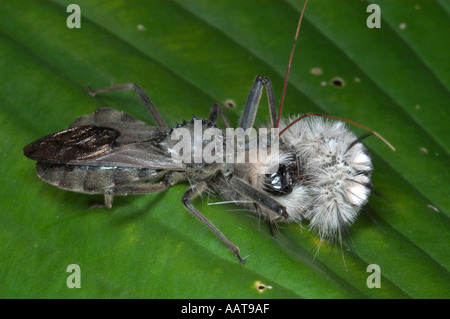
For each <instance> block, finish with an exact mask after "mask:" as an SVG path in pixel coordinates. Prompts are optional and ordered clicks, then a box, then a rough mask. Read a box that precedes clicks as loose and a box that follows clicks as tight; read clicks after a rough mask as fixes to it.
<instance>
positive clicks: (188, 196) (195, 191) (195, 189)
mask: <svg viewBox="0 0 450 319" xmlns="http://www.w3.org/2000/svg"><path fill="white" fill-rule="evenodd" d="M207 189H208V185H207V184H206V182H200V183H198V184H196V185H194V186H191V187H189V188H188V190H187V191H186V193H184V196H183V199H182V200H181V202H182V203H183V205H184V206H185V207H186V208H187V209H188V210H189V211H190V212H191V213H192V214H194V216H195V217H197V218H198V219H200V220H201V221H202V222H203V223H205V224H206V226H208V227H209V229H211V230H212V231H213V232H214V233H215V234H216V235H217V236H218V237H219V238H220V239H221V240H222V241H223V242H224V243H225V245H227V246H228V248H229V249H230V250H231V251H232V253H233V254H235V255H236V257H237V258H238V259H239V261H240V262H241V263H242V264H244V263H245V259H243V258H242V257H241V255H240V254H239V248H238V247H237V246H236V245H235V244H233V243H232V242H231V241H229V240H228V238H226V237H225V235H224V234H222V232H221V231H220V230H218V229H217V228H216V226H214V225H213V224H212V223H211V222H210V221H209V220H207V219H206V218H205V217H204V216H203V215H202V214H201V213H200V212H199V211H197V210H196V209H195V208H194V207H193V206H192V205H191V201H192V200H193V199H194V198H195V197H197V196H198V195H200V194H201V193H203V192H204V191H206V190H207Z"/></svg>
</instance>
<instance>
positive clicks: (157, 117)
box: [87, 83, 168, 128]
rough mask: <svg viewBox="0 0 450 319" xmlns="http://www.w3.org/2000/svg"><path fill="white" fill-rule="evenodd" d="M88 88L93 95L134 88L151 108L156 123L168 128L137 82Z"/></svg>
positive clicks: (149, 108) (143, 101)
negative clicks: (94, 88)
mask: <svg viewBox="0 0 450 319" xmlns="http://www.w3.org/2000/svg"><path fill="white" fill-rule="evenodd" d="M87 89H88V92H89V94H90V95H91V96H95V95H97V94H98V93H103V92H111V91H120V90H129V89H133V90H134V92H136V94H137V95H138V96H139V98H140V99H141V101H142V103H144V105H145V106H146V107H147V109H148V110H149V112H150V114H151V115H152V116H153V118H154V119H155V121H156V123H157V124H158V125H159V126H160V127H163V128H168V126H167V124H166V123H164V121H163V119H162V118H161V115H159V113H158V111H157V110H156V108H155V106H154V105H153V103H152V101H150V98H149V97H148V95H147V94H146V93H145V92H144V90H142V88H141V87H140V86H139V85H137V84H136V83H127V84H123V85H119V86H113V87H108V88H101V89H96V90H92V89H91V88H90V87H88V88H87Z"/></svg>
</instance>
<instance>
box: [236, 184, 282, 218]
mask: <svg viewBox="0 0 450 319" xmlns="http://www.w3.org/2000/svg"><path fill="white" fill-rule="evenodd" d="M228 184H229V185H230V186H231V188H233V189H234V190H235V191H236V192H238V193H239V194H241V195H242V196H245V197H247V198H250V199H251V200H253V201H254V202H255V203H256V204H258V205H261V206H264V207H266V208H267V209H269V210H271V211H273V212H275V213H276V214H277V215H278V216H282V217H284V218H286V219H287V218H289V215H288V213H287V211H286V208H285V207H284V206H282V205H280V204H279V203H278V202H277V201H276V200H274V199H273V198H272V197H269V196H267V194H266V193H264V192H261V191H260V190H259V189H256V188H255V187H253V186H252V185H250V184H248V183H246V182H244V181H243V180H242V179H240V178H238V177H236V176H231V177H230V178H229V180H228Z"/></svg>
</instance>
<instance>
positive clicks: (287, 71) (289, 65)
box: [275, 0, 308, 128]
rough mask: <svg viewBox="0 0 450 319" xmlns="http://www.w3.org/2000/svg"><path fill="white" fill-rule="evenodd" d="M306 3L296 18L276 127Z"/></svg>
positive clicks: (278, 122)
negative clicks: (296, 22)
mask: <svg viewBox="0 0 450 319" xmlns="http://www.w3.org/2000/svg"><path fill="white" fill-rule="evenodd" d="M307 3H308V0H306V1H305V4H304V5H303V9H302V13H300V19H299V20H298V25H297V31H295V37H294V45H293V46H292V51H291V57H290V58H289V64H288V67H287V70H286V77H285V78H284V86H283V94H281V100H280V109H279V110H278V118H277V123H276V125H275V127H276V128H277V127H278V125H279V124H280V118H281V112H282V110H283V103H284V96H285V95H286V87H287V83H288V78H289V71H290V70H291V64H292V59H293V58H294V51H295V44H296V43H297V39H298V34H299V32H300V25H301V24H302V19H303V13H304V12H305V9H306V4H307Z"/></svg>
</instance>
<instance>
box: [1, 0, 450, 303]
mask: <svg viewBox="0 0 450 319" xmlns="http://www.w3.org/2000/svg"><path fill="white" fill-rule="evenodd" d="M374 2H375V3H377V4H379V6H380V9H381V28H380V29H369V28H368V27H367V26H366V19H367V17H368V16H369V15H370V13H368V12H366V9H367V6H368V3H367V2H363V1H345V2H344V1H332V0H328V1H310V2H309V4H308V7H307V9H306V15H305V18H304V21H303V24H302V27H301V31H300V37H299V40H298V43H297V51H296V53H295V56H294V60H293V65H292V69H291V74H290V78H289V85H288V87H287V95H286V101H285V102H286V103H285V108H284V110H283V113H284V114H285V115H289V114H292V115H294V114H299V113H305V112H321V113H326V114H331V115H334V116H338V117H343V118H346V119H349V120H352V121H356V122H358V123H361V124H363V125H365V126H367V127H370V128H372V129H375V130H377V131H378V132H379V133H381V134H382V135H383V136H384V137H385V138H387V139H388V140H389V141H390V142H391V143H392V144H393V145H394V146H395V147H396V149H397V150H396V151H395V152H393V151H391V150H390V149H389V148H388V147H387V146H386V145H385V144H384V143H383V142H382V141H381V140H379V139H377V138H375V137H372V138H370V139H367V140H366V141H365V144H366V145H367V147H368V148H369V150H370V152H371V153H372V157H373V163H374V167H375V171H374V173H373V185H374V187H375V189H376V190H377V192H379V193H381V194H383V195H384V196H385V197H387V198H388V200H386V199H384V198H382V197H377V196H372V197H371V200H370V202H369V204H368V205H367V206H366V207H365V208H364V211H363V213H362V214H361V216H360V217H359V219H358V220H357V222H356V223H355V224H354V225H353V226H352V228H351V230H350V236H349V240H350V243H351V247H348V248H346V247H344V250H343V256H344V257H345V262H346V265H347V268H348V269H347V270H346V268H345V266H344V263H343V258H342V256H341V253H340V248H339V247H330V245H324V244H323V245H322V246H321V248H320V251H318V252H317V249H316V247H317V246H316V245H317V238H316V237H315V235H314V234H311V233H310V232H309V231H308V230H307V225H306V224H305V225H303V226H302V227H300V226H299V225H293V224H292V225H279V228H278V229H277V230H275V234H274V236H271V235H270V231H269V229H268V227H267V226H266V225H265V224H264V223H260V221H259V220H258V218H257V217H255V216H253V215H251V214H250V213H248V212H245V211H242V210H239V209H238V207H236V206H234V205H232V204H227V205H208V203H211V202H216V201H220V199H219V198H215V197H205V198H203V199H198V200H195V201H194V205H195V206H196V207H197V208H198V210H199V211H200V212H202V214H204V215H205V217H206V218H208V219H209V220H210V221H211V222H212V223H214V224H215V225H216V226H217V227H218V228H219V229H220V230H221V231H222V232H223V233H224V234H225V235H226V236H227V237H228V238H229V239H230V240H231V241H233V242H234V243H235V244H237V245H238V246H239V248H240V250H241V253H242V255H243V256H248V258H247V263H246V264H245V265H244V266H241V265H240V264H239V262H238V260H237V259H236V258H235V256H234V255H232V254H231V253H230V252H229V251H228V250H227V248H226V247H225V246H224V245H223V243H222V242H221V241H220V239H218V238H217V237H216V236H215V235H214V234H213V233H212V232H211V231H210V230H209V229H208V228H207V227H205V225H203V224H202V223H201V222H200V221H198V220H197V219H195V218H194V217H193V216H192V215H191V214H190V213H189V212H187V210H186V209H185V208H184V207H183V205H182V204H181V197H182V196H183V194H184V192H185V190H186V189H187V187H188V184H179V185H176V186H175V187H172V188H171V189H169V190H168V191H165V192H162V193H159V194H151V195H139V196H138V195H129V196H127V197H118V198H116V199H115V201H114V207H113V209H112V210H110V211H107V210H104V209H98V208H94V209H88V207H89V203H91V202H95V201H97V202H101V201H102V200H103V199H102V197H101V196H89V195H85V194H78V193H70V192H66V191H63V190H61V189H58V188H56V187H53V186H51V185H47V184H45V183H43V182H42V181H40V180H39V179H38V178H37V177H36V175H35V172H34V163H33V162H32V161H30V160H29V159H27V158H25V157H24V156H23V151H22V149H23V147H24V146H25V145H27V144H28V143H30V142H32V141H33V140H35V139H37V138H39V137H42V136H44V135H46V134H49V133H52V132H55V131H58V130H62V129H64V128H65V127H66V126H67V125H68V124H69V123H70V122H71V121H73V120H74V119H75V118H77V117H78V116H80V115H84V114H87V113H91V112H92V111H94V110H95V109H97V108H98V107H101V106H106V105H108V106H111V107H114V108H116V109H119V110H122V111H126V112H128V113H130V114H133V115H134V116H136V117H138V118H139V119H141V120H144V121H148V122H149V123H153V122H152V119H151V116H149V114H148V113H147V111H146V109H145V107H143V106H142V104H141V103H140V101H139V99H138V98H137V97H136V95H135V94H134V93H132V92H113V93H110V94H104V95H101V96H98V97H96V98H92V97H90V96H89V95H88V94H87V93H86V90H85V87H86V86H88V85H89V86H92V87H93V88H100V87H107V86H109V85H111V84H123V83H129V82H135V83H138V84H139V85H140V86H141V87H142V88H143V89H144V90H145V91H146V92H147V93H148V94H149V96H150V98H151V99H152V101H153V102H154V104H155V105H156V106H157V108H158V110H159V112H160V113H161V115H162V117H163V118H164V119H165V120H166V121H167V123H174V122H176V121H178V122H179V121H182V120H183V119H190V118H191V114H195V115H196V116H198V117H206V116H207V115H208V113H209V107H210V105H211V104H212V103H214V102H220V103H224V101H226V100H227V99H232V100H233V101H235V103H236V105H237V107H236V108H235V109H227V110H226V114H227V117H228V118H229V120H230V121H231V122H232V123H237V121H238V119H239V116H240V112H241V110H242V106H243V105H244V103H245V99H246V96H247V93H248V90H249V88H250V86H251V84H252V80H253V79H254V77H255V76H256V75H257V74H262V75H266V76H269V77H270V79H271V80H272V83H273V86H274V90H275V92H276V98H277V99H279V98H280V96H281V91H282V87H283V81H284V75H285V72H286V67H287V63H288V59H289V54H290V50H291V47H292V41H293V36H294V33H295V28H296V25H297V22H298V17H299V13H300V11H301V8H302V6H303V1H293V0H292V1H269V0H267V1H262V0H260V1H258V2H257V3H256V2H255V1H242V0H222V1H206V0H192V1H185V0H177V1H163V0H161V1H124V0H122V1H119V0H114V1H113V0H108V1H106V0H105V1H78V2H77V3H78V4H79V5H80V7H81V28H80V29H69V28H68V27H67V26H66V19H67V17H68V16H69V15H70V13H67V12H66V8H67V6H68V5H69V4H70V3H71V2H70V1H65V0H54V1H43V0H42V1H11V0H4V1H1V2H0V67H1V70H2V74H3V78H2V85H1V87H0V99H1V101H2V103H1V108H0V110H1V113H0V120H1V123H2V126H1V128H0V134H1V136H0V145H1V147H0V149H1V157H0V158H1V164H2V165H1V167H2V168H3V172H2V177H3V182H2V183H1V186H0V187H1V193H2V200H1V202H0V212H1V214H0V225H1V229H2V231H1V232H0V242H1V243H2V244H1V246H0V268H1V269H2V271H1V272H0V296H1V297H4V298H141V297H142V298H449V297H450V276H449V267H450V258H449V254H448V252H449V242H450V233H449V229H450V228H449V226H450V223H449V207H450V203H449V197H448V190H449V189H448V181H449V177H450V176H449V169H448V167H449V146H450V138H449V134H448V123H449V120H450V118H449V112H448V101H449V98H450V94H449V87H450V68H449V63H448V52H449V49H450V47H449V46H450V35H449V33H448V32H447V30H448V29H449V27H450V25H449V24H450V23H449V21H450V19H449V11H450V10H449V6H448V4H445V3H444V2H443V1H442V2H441V1H431V0H427V1H425V0H422V1H419V0H418V1H414V2H410V1H382V0H376V1H374ZM313 68H320V69H321V70H322V71H323V72H322V74H320V75H314V74H312V72H311V70H312V69H313ZM335 77H339V78H341V79H343V81H344V83H345V85H344V86H342V87H336V86H334V85H333V84H332V83H331V80H332V79H333V78H335ZM262 100H264V99H262ZM267 110H268V108H267V102H266V101H262V103H261V107H260V110H259V112H258V115H257V124H258V125H264V124H265V123H267V122H268V111H267ZM354 130H355V132H356V133H358V134H361V133H362V132H363V131H362V130H361V129H360V128H358V127H354ZM373 220H375V221H376V222H375V223H374V222H373ZM71 264H77V265H79V266H80V269H81V289H76V288H73V289H69V288H68V287H67V285H66V280H67V277H68V276H69V275H70V273H68V272H67V271H66V270H67V266H68V265H71ZM369 264H377V265H379V266H380V270H381V288H372V289H370V288H368V286H367V284H366V280H367V278H368V276H369V275H370V273H368V272H367V266H368V265H369ZM256 282H261V283H263V284H265V285H268V286H271V287H272V288H271V289H266V290H265V291H264V292H263V293H260V292H259V291H258V290H257V289H256V286H255V283H256Z"/></svg>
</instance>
